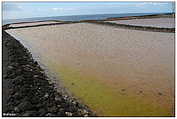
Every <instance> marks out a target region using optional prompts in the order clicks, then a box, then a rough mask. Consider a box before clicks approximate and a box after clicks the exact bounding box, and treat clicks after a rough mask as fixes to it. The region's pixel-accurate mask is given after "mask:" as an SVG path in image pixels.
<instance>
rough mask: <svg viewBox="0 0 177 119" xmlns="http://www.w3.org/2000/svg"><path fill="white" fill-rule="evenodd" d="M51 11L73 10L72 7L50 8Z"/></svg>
mask: <svg viewBox="0 0 177 119" xmlns="http://www.w3.org/2000/svg"><path fill="white" fill-rule="evenodd" d="M52 10H53V11H70V10H75V9H74V8H56V7H54V8H52Z"/></svg>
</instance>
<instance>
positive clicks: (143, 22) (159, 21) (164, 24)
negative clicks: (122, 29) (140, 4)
mask: <svg viewBox="0 0 177 119" xmlns="http://www.w3.org/2000/svg"><path fill="white" fill-rule="evenodd" d="M105 22H110V23H117V24H126V25H134V26H150V27H158V28H175V18H153V19H150V18H149V19H131V20H118V21H105Z"/></svg>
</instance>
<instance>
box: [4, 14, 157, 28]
mask: <svg viewBox="0 0 177 119" xmlns="http://www.w3.org/2000/svg"><path fill="white" fill-rule="evenodd" d="M153 14H159V13H126V14H95V15H72V16H54V17H34V18H24V19H6V20H2V24H3V25H5V24H10V23H18V22H32V21H43V20H61V21H80V20H102V19H106V18H113V17H126V16H143V15H153Z"/></svg>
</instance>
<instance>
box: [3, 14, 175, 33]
mask: <svg viewBox="0 0 177 119" xmlns="http://www.w3.org/2000/svg"><path fill="white" fill-rule="evenodd" d="M173 17H174V15H173V14H155V15H144V16H128V17H119V18H116V17H115V18H107V19H103V20H80V21H61V20H44V21H41V20H40V21H34V22H18V23H11V24H5V25H3V26H2V28H3V29H4V30H8V29H19V28H30V27H40V26H50V25H62V24H72V23H93V24H97V25H107V26H111V27H117V28H123V29H131V30H141V31H152V32H167V33H175V28H165V27H162V28H160V27H152V26H137V25H129V24H120V23H113V22H107V21H119V20H132V19H148V18H150V19H151V18H152V19H154V18H173ZM51 21H53V22H56V23H47V24H45V22H51ZM40 22H44V24H37V25H29V26H28V25H25V26H17V27H12V26H13V25H16V24H17V25H18V24H19V25H20V24H28V23H40ZM57 22H58V23H57ZM11 25H12V26H11Z"/></svg>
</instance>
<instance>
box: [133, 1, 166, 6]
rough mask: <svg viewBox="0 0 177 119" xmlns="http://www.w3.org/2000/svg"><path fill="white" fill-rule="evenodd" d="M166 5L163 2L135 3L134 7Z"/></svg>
mask: <svg viewBox="0 0 177 119" xmlns="http://www.w3.org/2000/svg"><path fill="white" fill-rule="evenodd" d="M167 4H168V3H165V2H142V3H137V4H136V6H144V5H153V6H156V5H158V6H159V5H160V6H161V5H167Z"/></svg>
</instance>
